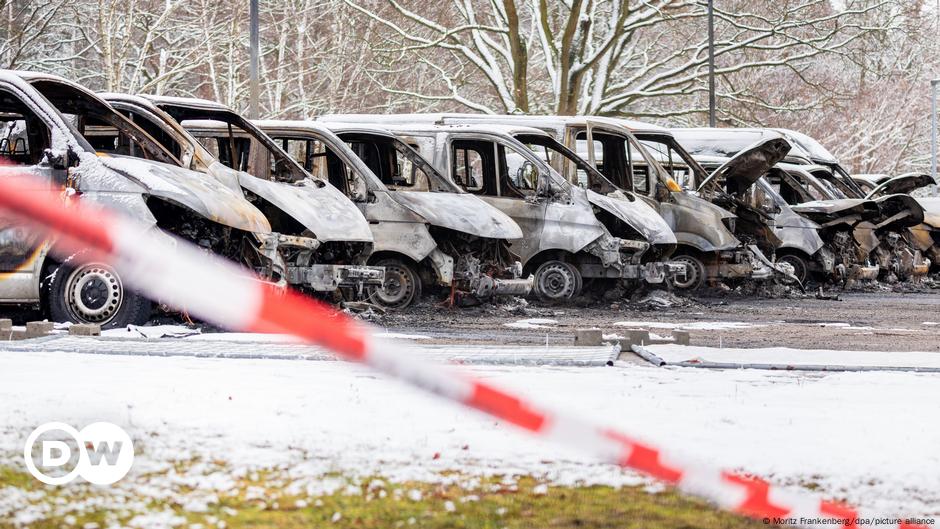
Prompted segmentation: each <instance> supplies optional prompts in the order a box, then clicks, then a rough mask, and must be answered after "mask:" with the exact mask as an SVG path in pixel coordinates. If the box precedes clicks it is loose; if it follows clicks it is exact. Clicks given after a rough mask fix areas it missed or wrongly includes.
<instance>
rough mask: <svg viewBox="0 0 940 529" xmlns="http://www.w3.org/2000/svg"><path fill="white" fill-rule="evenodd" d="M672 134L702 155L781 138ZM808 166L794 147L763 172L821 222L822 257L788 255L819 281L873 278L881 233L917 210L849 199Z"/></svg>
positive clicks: (754, 132) (724, 132)
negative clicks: (874, 253) (817, 176)
mask: <svg viewBox="0 0 940 529" xmlns="http://www.w3.org/2000/svg"><path fill="white" fill-rule="evenodd" d="M675 132H676V133H677V137H679V139H680V141H683V139H682V138H683V137H685V138H687V143H688V144H689V146H690V149H691V150H693V152H696V151H697V152H698V153H699V156H700V157H701V158H700V159H704V156H703V155H707V154H712V155H714V154H722V153H724V154H731V153H733V152H736V151H737V150H738V149H740V148H741V146H742V145H745V144H747V143H748V142H750V141H752V140H754V139H755V138H758V141H766V140H760V138H774V137H778V138H779V137H781V136H780V134H779V133H778V132H776V131H771V130H763V129H701V130H696V129H677V130H676V131H675ZM791 147H792V145H791ZM713 159H714V158H713ZM806 164H807V158H806V156H805V153H804V152H803V151H802V149H800V148H799V147H798V146H796V147H794V148H792V149H791V150H789V151H788V152H787V153H786V156H785V158H784V163H780V164H777V165H776V166H775V167H774V168H773V169H772V170H771V171H768V173H767V175H766V181H767V182H768V183H769V184H770V185H771V186H772V187H773V188H774V190H775V191H776V192H777V193H778V194H779V195H780V196H781V197H782V198H783V199H784V200H785V201H786V202H787V203H788V204H789V205H790V207H791V208H792V209H793V211H795V212H797V213H798V214H800V215H801V216H803V217H805V218H807V219H810V220H812V221H814V222H816V223H817V224H818V225H819V227H820V231H819V234H820V236H821V237H822V238H823V240H824V241H825V243H826V248H825V251H824V252H822V253H821V254H820V256H819V257H820V258H817V259H814V260H812V261H804V262H802V263H801V262H799V260H800V258H803V257H805V256H802V255H794V256H793V257H792V258H791V259H792V260H793V261H794V264H795V265H796V266H803V265H805V266H806V268H807V269H808V270H810V271H814V272H817V273H818V274H817V275H819V276H820V277H821V278H822V279H832V280H848V279H875V278H877V277H878V274H879V271H880V270H881V267H880V266H879V265H878V263H877V262H875V256H874V255H873V252H875V250H876V249H877V248H878V247H879V246H880V244H881V239H880V238H879V236H878V235H879V233H883V232H884V230H886V229H890V228H893V227H895V226H897V225H898V224H899V223H903V222H909V221H910V220H915V221H916V216H917V211H916V209H917V208H916V207H915V208H914V211H911V210H910V208H908V209H907V210H906V212H897V211H892V206H893V205H894V204H896V203H897V202H891V203H886V204H885V205H884V206H882V205H880V204H878V203H875V202H874V201H871V200H866V199H864V198H857V199H850V198H847V197H846V196H845V195H844V194H842V193H841V192H840V191H839V190H838V188H837V187H836V186H834V185H833V184H832V183H831V182H828V181H822V180H820V179H818V178H816V176H815V175H814V174H813V173H812V171H817V172H818V171H819V170H823V171H825V170H826V169H825V168H824V167H821V166H813V165H806ZM911 214H913V215H914V216H913V217H911V216H910V215H911ZM903 219H908V220H907V221H905V220H903ZM830 261H831V263H832V267H831V269H830V267H829V262H830ZM820 265H821V266H820Z"/></svg>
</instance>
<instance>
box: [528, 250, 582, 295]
mask: <svg viewBox="0 0 940 529" xmlns="http://www.w3.org/2000/svg"><path fill="white" fill-rule="evenodd" d="M582 285H583V282H582V280H581V272H579V271H578V269H577V268H576V267H575V266H574V265H572V264H570V263H566V262H564V261H555V260H552V261H546V262H544V263H542V265H541V266H539V267H538V268H537V269H536V270H535V295H536V296H538V298H539V299H540V300H542V301H544V302H546V303H562V302H565V301H570V300H572V299H574V298H576V297H577V296H578V294H580V293H581V287H582Z"/></svg>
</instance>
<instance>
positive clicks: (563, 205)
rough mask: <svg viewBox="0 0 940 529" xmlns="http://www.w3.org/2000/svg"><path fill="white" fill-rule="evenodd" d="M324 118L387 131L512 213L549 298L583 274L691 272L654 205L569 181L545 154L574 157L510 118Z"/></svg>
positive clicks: (528, 268) (527, 269)
mask: <svg viewBox="0 0 940 529" xmlns="http://www.w3.org/2000/svg"><path fill="white" fill-rule="evenodd" d="M319 119H321V120H323V121H326V122H332V123H344V122H356V123H373V124H375V125H377V126H381V127H385V128H388V129H389V130H390V131H392V132H394V133H395V134H396V135H398V137H399V138H401V139H402V140H403V141H404V142H405V143H406V144H408V145H410V146H411V147H413V148H414V149H415V150H416V151H418V152H419V153H420V154H421V155H422V157H423V158H424V159H425V160H428V161H430V162H431V164H432V166H434V168H435V169H437V170H438V171H440V172H441V173H442V174H445V175H446V176H447V178H448V179H449V180H450V181H452V182H454V183H455V184H457V185H458V186H460V187H461V188H462V189H463V190H465V191H467V192H469V193H472V194H475V195H477V196H479V197H480V198H482V199H483V200H484V201H486V202H487V203H489V204H491V205H493V206H495V207H496V208H497V209H500V210H501V211H503V212H505V213H506V214H507V215H509V216H510V217H511V218H512V219H513V220H515V221H516V222H517V223H518V224H519V226H520V228H522V232H523V237H522V238H521V239H516V240H513V241H510V250H511V251H512V252H513V253H515V254H516V255H518V256H519V259H520V261H521V262H522V265H523V270H524V273H532V274H534V275H535V291H536V294H537V295H538V296H539V297H540V298H541V299H543V300H548V301H562V300H566V299H571V298H574V297H575V296H577V295H578V294H579V292H580V291H581V290H582V288H583V287H584V280H585V279H588V280H596V281H593V283H594V284H597V285H602V284H605V283H607V282H608V281H606V280H625V281H626V282H627V283H628V284H637V283H654V284H658V283H663V282H664V281H666V280H672V279H673V278H674V277H675V276H677V275H682V274H684V271H685V266H684V265H682V264H681V263H672V262H667V261H666V259H668V257H669V255H671V253H672V251H674V249H675V244H676V239H675V236H674V235H673V234H672V231H671V230H670V229H669V226H668V225H667V224H666V223H665V221H664V220H663V219H662V217H660V216H659V215H658V214H657V213H656V210H654V209H653V208H652V207H650V206H649V205H648V204H647V203H646V202H644V201H642V200H640V199H638V198H636V197H633V198H632V200H631V199H630V198H627V199H625V200H622V199H614V198H611V197H608V196H605V195H602V194H600V193H597V192H594V191H592V190H588V189H583V188H580V187H577V186H573V185H571V183H570V182H568V181H567V180H565V179H564V178H563V177H562V176H561V175H560V174H559V173H558V172H557V171H555V170H554V169H553V168H552V167H551V166H550V165H549V163H548V162H547V161H546V160H552V158H553V154H552V153H557V154H559V155H562V156H563V157H564V158H568V159H570V158H577V156H576V155H575V154H574V153H573V152H571V151H570V150H569V149H567V148H566V147H564V146H563V145H561V144H560V143H558V142H557V141H555V140H554V139H553V138H552V137H551V136H550V135H548V134H546V133H544V132H542V131H540V130H538V129H533V128H528V127H513V126H503V125H489V124H480V125H454V126H448V125H443V126H439V125H434V124H417V125H415V124H402V125H396V124H394V123H396V122H403V123H408V122H409V121H411V118H410V116H372V115H343V116H326V117H321V118H319Z"/></svg>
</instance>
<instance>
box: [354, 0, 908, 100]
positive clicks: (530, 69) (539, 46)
mask: <svg viewBox="0 0 940 529" xmlns="http://www.w3.org/2000/svg"><path fill="white" fill-rule="evenodd" d="M345 1H346V2H347V3H348V4H349V5H350V6H351V7H352V8H353V9H355V10H356V11H357V12H358V13H360V14H361V15H362V16H363V17H364V18H365V19H368V20H371V21H374V22H376V23H378V24H381V26H382V27H383V28H384V29H385V32H386V41H385V42H384V43H379V44H378V45H376V48H377V50H378V51H380V52H382V53H385V54H386V55H388V56H396V57H398V60H399V61H408V62H410V63H415V62H417V63H418V64H421V65H425V66H426V67H427V69H428V71H433V72H435V73H436V74H437V75H438V76H439V83H438V84H437V90H436V91H434V92H425V93H422V92H416V91H414V90H412V89H409V88H408V85H407V84H405V83H401V82H396V80H395V79H393V78H390V77H388V76H385V77H382V78H381V80H382V82H383V83H384V88H385V89H386V90H387V91H389V92H393V93H408V94H410V95H411V96H413V97H415V98H417V99H424V100H434V101H451V102H456V103H459V104H460V105H463V106H465V107H467V108H471V109H474V110H478V111H484V112H552V113H557V114H573V113H587V114H629V115H634V116H656V117H664V116H680V115H685V114H688V113H690V112H695V111H700V110H701V108H700V106H697V100H698V99H700V98H698V97H696V96H698V95H701V94H702V93H703V92H704V91H705V90H706V86H705V84H704V74H705V68H706V62H707V41H706V38H705V31H704V27H705V25H704V17H705V9H704V2H703V1H702V0H646V1H644V2H639V3H631V2H625V1H623V0H571V1H570V2H549V1H548V0H487V1H483V0H451V2H450V3H448V4H445V5H444V6H442V7H441V8H439V9H436V10H431V12H428V10H427V9H421V10H420V12H419V11H418V10H417V9H416V8H408V7H406V6H405V5H404V4H403V3H402V2H400V1H399V0H384V1H381V0H345ZM721 4H722V7H721V9H719V10H718V11H717V17H718V23H719V25H718V38H717V42H716V52H715V54H716V57H717V59H718V65H719V66H718V69H717V74H718V75H719V76H720V78H722V79H730V78H732V77H733V76H734V75H736V74H739V73H740V72H742V71H747V70H759V69H768V68H781V69H788V70H790V71H792V72H794V73H796V74H797V75H795V76H794V79H795V80H796V81H798V82H800V81H801V79H800V76H799V72H800V70H801V69H803V68H804V67H805V66H806V65H807V64H809V63H810V62H811V61H814V60H817V59H819V58H820V57H825V56H827V55H833V54H839V53H842V52H843V51H844V50H846V49H847V48H848V47H850V46H851V44H852V43H853V42H855V41H856V40H858V39H859V38H861V37H863V36H865V35H867V34H870V33H873V32H879V31H887V30H891V29H894V28H895V27H896V21H895V16H896V9H894V7H895V6H896V4H897V2H896V1H895V0H877V1H871V2H866V3H864V4H862V3H859V4H858V5H854V4H853V5H851V6H848V7H846V8H844V9H841V10H835V9H834V8H833V7H832V6H831V4H830V2H829V1H828V0H803V1H801V2H790V1H783V2H778V3H774V4H773V5H768V3H767V2H754V1H748V0H743V1H742V0H739V1H736V2H722V3H721ZM421 5H422V6H426V4H425V3H423V2H422V4H421ZM873 14H877V15H878V18H879V20H878V22H877V23H876V24H870V23H869V22H870V19H871V18H872V17H871V15H873ZM467 77H473V78H478V79H482V80H485V83H486V88H487V89H486V90H485V91H481V90H479V85H478V84H475V83H472V82H471V83H467V82H466V78H467ZM721 86H722V93H721V96H722V97H724V98H731V99H736V100H749V101H751V102H752V103H753V104H756V105H762V104H763V105H772V104H773V103H768V102H765V101H762V100H761V99H760V97H759V96H757V94H754V93H751V92H748V91H743V92H742V91H740V90H738V89H736V88H735V87H734V86H733V85H731V84H729V83H722V85H721ZM660 102H662V103H660Z"/></svg>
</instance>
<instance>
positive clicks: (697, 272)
mask: <svg viewBox="0 0 940 529" xmlns="http://www.w3.org/2000/svg"><path fill="white" fill-rule="evenodd" d="M673 260H674V261H676V262H679V263H682V264H684V265H685V280H679V279H676V280H673V284H674V285H675V286H676V288H680V289H687V288H693V287H695V286H698V284H699V283H700V282H701V281H702V264H701V263H700V262H699V261H698V259H696V258H694V257H690V256H688V255H680V256H678V257H676V258H675V259H673Z"/></svg>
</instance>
